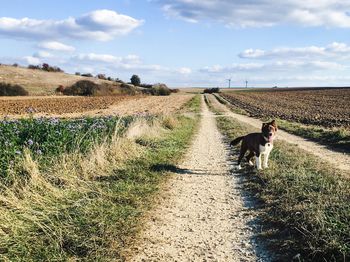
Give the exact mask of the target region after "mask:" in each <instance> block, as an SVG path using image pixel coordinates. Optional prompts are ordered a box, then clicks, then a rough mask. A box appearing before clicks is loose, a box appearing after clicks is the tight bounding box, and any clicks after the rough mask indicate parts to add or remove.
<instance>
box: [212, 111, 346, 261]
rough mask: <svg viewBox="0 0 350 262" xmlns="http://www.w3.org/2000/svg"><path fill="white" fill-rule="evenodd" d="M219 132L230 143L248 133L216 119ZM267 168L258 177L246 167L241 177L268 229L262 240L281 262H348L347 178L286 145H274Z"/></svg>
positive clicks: (234, 123)
mask: <svg viewBox="0 0 350 262" xmlns="http://www.w3.org/2000/svg"><path fill="white" fill-rule="evenodd" d="M218 126H219V128H220V130H221V131H222V132H223V134H224V135H226V136H227V137H228V138H229V139H233V138H235V137H237V136H240V135H243V134H247V133H248V132H251V131H252V130H251V129H250V128H249V127H247V126H245V125H242V124H240V123H238V122H237V121H235V120H233V119H232V118H227V117H219V118H218ZM234 154H235V156H236V155H237V156H238V154H237V151H235V152H234ZM269 165H270V168H269V169H266V170H263V171H261V172H259V173H256V172H255V171H253V170H252V169H250V168H248V167H247V168H246V169H243V170H242V172H243V173H244V174H246V175H247V176H248V178H249V179H248V180H249V183H248V184H247V187H249V188H250V189H251V190H253V192H254V193H255V194H256V195H257V196H258V198H259V199H261V200H263V203H264V207H265V209H264V219H265V222H267V223H268V224H269V225H271V226H272V228H273V229H272V230H270V231H269V232H268V231H266V232H263V234H265V237H266V239H269V240H270V242H271V243H272V242H273V246H272V248H274V249H275V250H276V251H277V253H280V255H281V254H282V258H281V259H282V260H285V261H290V260H291V259H292V257H293V256H294V255H296V254H298V253H300V254H301V256H300V259H301V260H302V261H309V260H317V261H321V260H322V261H345V260H347V259H349V258H350V205H349V200H350V180H349V178H348V177H346V176H345V175H344V174H341V173H340V171H337V170H335V169H333V168H332V167H330V166H328V165H326V164H322V163H321V162H320V161H319V160H318V159H317V158H316V157H314V156H312V155H310V154H308V153H306V152H305V151H302V150H300V149H298V148H297V147H296V146H293V145H290V144H288V143H285V142H278V143H276V145H275V148H274V149H273V151H272V153H271V156H270V162H269ZM271 232H273V234H272V233H271ZM278 232H279V233H278ZM277 237H278V238H277ZM278 250H279V251H278Z"/></svg>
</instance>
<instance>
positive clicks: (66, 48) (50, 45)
mask: <svg viewBox="0 0 350 262" xmlns="http://www.w3.org/2000/svg"><path fill="white" fill-rule="evenodd" d="M38 47H40V48H44V49H47V50H51V51H61V52H74V51H75V48H74V47H73V46H70V45H66V44H63V43H60V42H57V41H46V42H42V43H40V44H38Z"/></svg>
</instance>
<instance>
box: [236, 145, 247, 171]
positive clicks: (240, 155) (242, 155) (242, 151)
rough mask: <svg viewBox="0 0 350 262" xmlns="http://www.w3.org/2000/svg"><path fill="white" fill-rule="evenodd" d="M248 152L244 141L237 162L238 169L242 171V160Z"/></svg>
mask: <svg viewBox="0 0 350 262" xmlns="http://www.w3.org/2000/svg"><path fill="white" fill-rule="evenodd" d="M247 150H248V147H247V146H246V144H245V143H244V141H243V143H242V145H241V151H240V152H239V157H238V162H237V164H238V169H241V168H242V167H241V162H242V159H243V157H244V155H245V153H246V152H247Z"/></svg>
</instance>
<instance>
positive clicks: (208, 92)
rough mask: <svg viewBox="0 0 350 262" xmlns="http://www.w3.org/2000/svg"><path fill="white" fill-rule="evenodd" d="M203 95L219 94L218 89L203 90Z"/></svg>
mask: <svg viewBox="0 0 350 262" xmlns="http://www.w3.org/2000/svg"><path fill="white" fill-rule="evenodd" d="M203 92H204V94H213V93H219V92H220V89H219V88H218V87H214V88H207V89H204V91H203Z"/></svg>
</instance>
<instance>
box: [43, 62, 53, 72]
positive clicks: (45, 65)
mask: <svg viewBox="0 0 350 262" xmlns="http://www.w3.org/2000/svg"><path fill="white" fill-rule="evenodd" d="M42 69H43V70H44V71H47V72H50V71H51V70H50V66H49V64H47V63H44V64H42Z"/></svg>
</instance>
